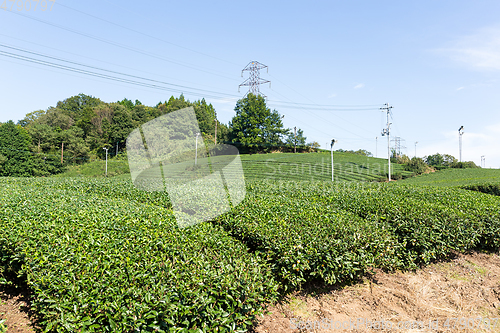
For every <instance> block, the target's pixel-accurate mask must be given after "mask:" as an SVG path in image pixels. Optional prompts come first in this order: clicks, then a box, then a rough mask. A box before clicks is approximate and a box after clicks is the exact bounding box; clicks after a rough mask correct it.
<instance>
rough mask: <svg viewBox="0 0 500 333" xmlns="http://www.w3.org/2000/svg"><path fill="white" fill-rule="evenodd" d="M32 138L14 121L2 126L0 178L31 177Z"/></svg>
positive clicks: (0, 133)
mask: <svg viewBox="0 0 500 333" xmlns="http://www.w3.org/2000/svg"><path fill="white" fill-rule="evenodd" d="M30 141H31V139H30V136H29V134H28V133H27V132H26V130H25V129H24V128H22V127H21V126H19V125H16V124H14V122H13V121H12V120H10V121H8V122H6V123H5V124H2V125H1V126H0V154H1V155H2V157H1V158H0V162H1V166H0V176H21V177H26V176H31V175H33V169H32V164H31V160H32V156H31V153H30V143H31V142H30Z"/></svg>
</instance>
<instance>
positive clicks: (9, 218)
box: [0, 179, 278, 332]
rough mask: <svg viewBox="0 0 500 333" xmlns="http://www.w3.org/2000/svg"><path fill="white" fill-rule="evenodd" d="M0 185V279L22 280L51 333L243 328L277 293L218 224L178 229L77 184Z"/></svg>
mask: <svg viewBox="0 0 500 333" xmlns="http://www.w3.org/2000/svg"><path fill="white" fill-rule="evenodd" d="M0 182H1V188H2V191H0V229H1V230H2V233H1V234H0V260H1V262H0V279H2V281H3V282H4V283H5V282H7V281H12V277H13V274H16V275H17V276H18V277H19V278H21V279H23V280H25V281H27V284H28V286H29V288H30V289H31V290H32V291H33V293H34V301H33V304H32V308H33V309H34V310H35V311H36V312H37V314H39V315H40V317H41V325H42V327H43V328H44V329H45V330H47V331H51V332H52V331H53V332H78V331H81V332H134V331H135V332H143V331H151V332H152V331H154V332H177V331H179V332H181V331H187V330H188V329H189V330H190V332H191V331H192V332H217V331H218V332H229V331H231V332H233V331H236V332H237V331H240V332H243V331H246V330H247V329H248V327H250V326H251V325H252V320H254V318H255V316H256V315H257V314H259V313H262V311H263V309H262V305H261V304H263V303H264V302H266V301H272V300H274V299H275V298H276V297H277V290H278V284H277V282H275V279H274V278H273V275H272V272H271V271H270V269H269V268H267V266H266V265H265V263H264V262H263V261H262V260H261V259H260V258H258V257H257V256H256V255H254V254H250V253H248V251H247V248H246V247H245V246H244V245H243V244H242V243H241V242H239V241H236V240H234V239H233V238H231V237H230V236H228V235H227V233H226V232H225V231H224V230H223V229H222V228H220V227H217V226H213V225H211V224H209V223H203V224H200V225H198V226H196V227H193V228H186V229H182V230H180V229H178V227H177V226H176V223H175V221H174V219H173V215H172V212H171V210H168V209H166V208H164V207H159V206H155V205H151V204H142V203H138V202H135V201H131V200H124V199H120V198H106V197H105V196H104V194H102V195H95V194H94V192H93V191H88V190H87V189H86V188H85V184H83V183H80V184H77V183H74V184H71V183H70V184H66V185H65V183H61V182H58V181H53V180H51V179H44V180H30V179H15V180H14V179H2V180H0ZM80 186H81V187H80ZM116 186H119V185H116Z"/></svg>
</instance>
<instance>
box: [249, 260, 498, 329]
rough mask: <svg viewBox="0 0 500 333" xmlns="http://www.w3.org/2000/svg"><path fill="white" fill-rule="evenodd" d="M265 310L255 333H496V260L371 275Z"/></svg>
mask: <svg viewBox="0 0 500 333" xmlns="http://www.w3.org/2000/svg"><path fill="white" fill-rule="evenodd" d="M268 311H269V314H267V315H265V316H263V317H261V318H259V321H258V325H257V326H256V327H255V332H256V333H268V332H500V255H499V253H495V254H491V253H490V254H486V253H477V252H475V253H471V254H468V255H463V254H457V255H455V256H454V258H452V259H451V260H449V261H446V262H439V263H434V264H431V265H429V266H427V267H425V268H423V269H421V270H418V271H415V272H395V273H385V272H382V271H380V270H375V274H373V275H372V276H369V277H366V278H365V279H364V280H363V281H362V282H361V283H359V284H356V285H352V286H348V287H344V288H339V287H325V286H321V285H316V286H307V287H306V288H304V290H302V291H299V292H295V293H293V294H291V295H290V296H288V297H287V298H286V299H285V301H283V302H281V304H276V305H271V306H269V308H268ZM453 318H457V319H456V320H455V319H453ZM475 318H477V319H475ZM479 318H483V319H479ZM484 318H488V319H489V320H490V323H489V324H488V322H487V320H486V319H484ZM495 318H498V320H497V321H495ZM447 320H448V322H447ZM398 325H399V326H398ZM495 325H496V326H495ZM478 326H479V327H478ZM487 328H489V329H490V330H488V329H487Z"/></svg>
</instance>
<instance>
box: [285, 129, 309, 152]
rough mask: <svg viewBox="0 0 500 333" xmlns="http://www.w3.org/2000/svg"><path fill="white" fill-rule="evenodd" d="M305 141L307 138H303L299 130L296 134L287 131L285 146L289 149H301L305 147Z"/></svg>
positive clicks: (302, 133) (301, 131)
mask: <svg viewBox="0 0 500 333" xmlns="http://www.w3.org/2000/svg"><path fill="white" fill-rule="evenodd" d="M306 140H307V138H306V137H305V136H304V131H303V130H301V129H300V128H299V129H298V130H297V134H295V133H294V132H293V131H292V130H289V131H288V133H287V137H286V140H285V144H286V146H287V147H288V148H289V149H291V148H294V147H297V148H299V149H303V148H305V147H306Z"/></svg>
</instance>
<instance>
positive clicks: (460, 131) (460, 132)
mask: <svg viewBox="0 0 500 333" xmlns="http://www.w3.org/2000/svg"><path fill="white" fill-rule="evenodd" d="M463 134H464V127H463V126H460V128H459V129H458V149H459V150H460V162H462V135H463Z"/></svg>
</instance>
